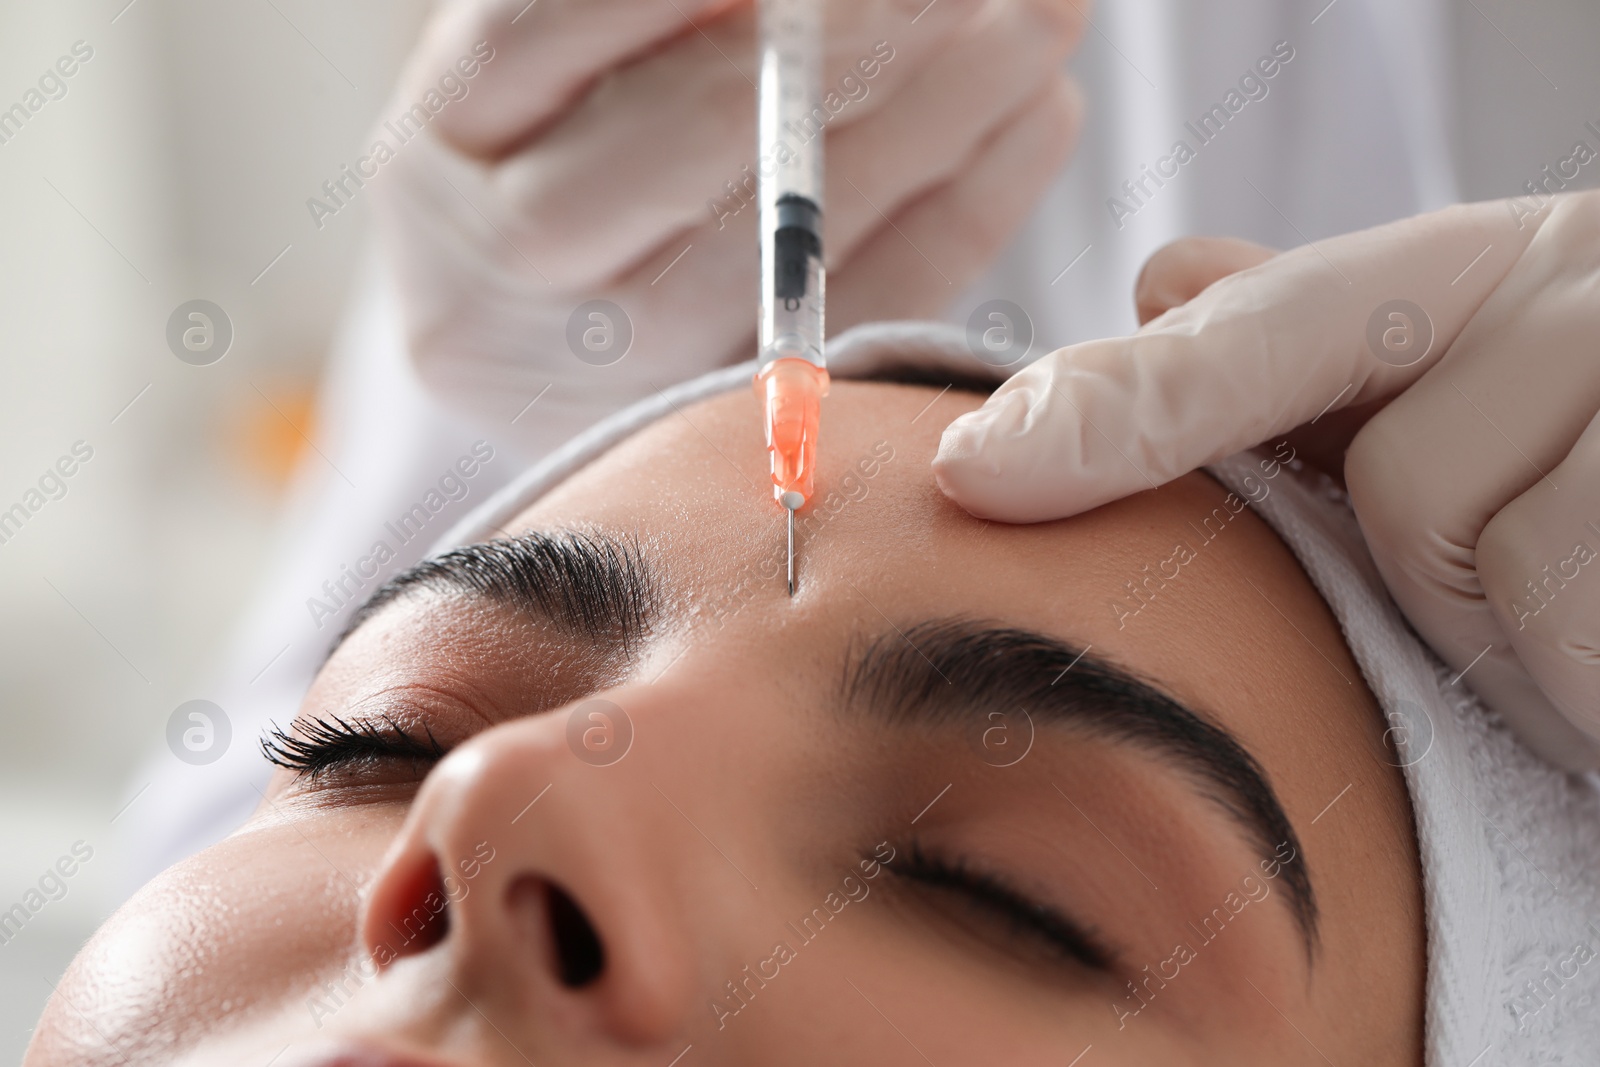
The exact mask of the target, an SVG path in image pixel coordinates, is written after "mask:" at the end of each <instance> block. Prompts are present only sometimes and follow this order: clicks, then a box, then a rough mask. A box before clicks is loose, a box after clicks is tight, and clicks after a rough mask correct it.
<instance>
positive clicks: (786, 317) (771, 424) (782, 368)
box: [755, 0, 828, 596]
mask: <svg viewBox="0 0 1600 1067" xmlns="http://www.w3.org/2000/svg"><path fill="white" fill-rule="evenodd" d="M757 21H758V23H759V33H760V40H761V86H760V89H759V90H758V93H759V97H760V100H759V109H760V115H759V120H758V122H757V152H758V156H757V161H758V164H759V166H758V168H757V175H758V177H757V180H758V183H759V200H760V206H759V215H758V225H759V226H760V228H761V327H760V353H759V356H758V359H759V362H760V369H759V370H758V371H757V372H756V378H755V389H756V395H757V396H758V397H759V398H760V400H761V409H762V414H763V416H764V418H765V422H766V433H767V452H768V455H769V457H770V459H771V464H772V493H773V497H774V499H776V500H777V501H778V503H779V504H780V505H782V506H783V507H784V508H785V509H786V510H787V511H788V512H789V595H790V596H794V590H795V569H794V515H795V512H796V511H798V510H799V509H800V508H801V507H802V506H804V504H805V503H806V501H808V500H810V499H811V492H812V487H813V479H814V477H815V468H816V460H817V426H818V422H819V419H820V414H821V406H822V405H821V400H822V398H823V397H824V396H826V395H827V393H828V370H827V364H826V361H825V359H824V357H823V303H824V290H825V287H826V281H827V278H826V272H825V270H824V268H823V265H822V122H823V121H825V119H823V118H820V117H819V116H826V115H827V112H826V111H823V110H821V97H822V94H821V90H820V86H821V84H822V47H823V43H822V11H821V0H760V2H759V4H758V11H757Z"/></svg>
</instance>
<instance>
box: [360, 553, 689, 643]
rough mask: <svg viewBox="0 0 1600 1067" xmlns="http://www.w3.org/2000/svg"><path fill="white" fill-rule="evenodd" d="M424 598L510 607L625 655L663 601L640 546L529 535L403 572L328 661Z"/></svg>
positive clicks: (377, 594)
mask: <svg viewBox="0 0 1600 1067" xmlns="http://www.w3.org/2000/svg"><path fill="white" fill-rule="evenodd" d="M420 591H433V592H442V593H455V594H463V593H464V594H467V595H470V596H480V597H485V598H487V599H489V600H494V601H498V602H500V603H504V604H509V605H510V606H511V607H513V608H516V609H517V610H519V611H521V612H523V613H524V614H526V615H528V616H530V617H531V618H534V619H537V620H539V621H540V622H545V623H549V624H550V625H552V626H555V627H557V628H559V629H561V630H564V631H567V632H569V633H572V634H575V635H577V636H580V637H583V638H586V639H588V640H591V641H595V642H600V643H604V644H608V645H613V646H615V647H617V648H618V649H619V650H620V651H622V652H624V653H628V652H632V651H633V650H634V649H636V648H637V647H638V646H639V643H640V642H641V641H642V640H643V638H644V637H645V635H646V633H647V631H648V629H649V625H650V622H651V619H652V618H653V617H654V615H655V611H656V606H657V599H658V597H657V591H656V585H655V582H654V580H653V578H652V576H651V572H650V567H649V565H648V564H647V563H646V561H645V557H644V554H643V553H642V552H641V551H640V549H639V546H638V545H636V544H633V543H629V542H623V541H619V540H615V539H613V538H610V537H606V536H603V535H600V534H592V533H582V532H578V531H573V530H556V531H550V532H545V531H530V532H527V533H522V534H518V535H517V536H515V537H507V538H503V539H500V540H495V541H485V542H482V543H480V544H473V545H465V546H463V547H461V548H454V549H451V550H450V551H448V552H446V553H444V554H442V555H439V556H434V557H432V558H429V559H425V560H423V561H422V562H420V563H418V564H416V565H415V566H413V567H411V568H409V569H408V570H405V571H402V572H401V573H400V574H398V575H396V576H395V577H393V578H391V579H389V580H388V581H387V582H385V583H384V584H383V585H382V586H381V587H379V588H378V590H377V591H376V592H374V593H373V594H372V596H371V598H369V599H368V600H367V602H366V603H365V604H363V605H362V606H361V607H360V608H359V609H358V610H357V611H356V612H355V613H354V614H353V615H352V616H351V617H350V622H349V623H348V624H347V625H346V626H345V628H344V630H343V632H342V633H340V634H339V637H338V639H337V640H335V641H334V643H333V646H332V648H330V649H329V652H328V654H329V655H332V654H333V651H334V649H337V648H338V647H339V645H340V644H342V643H343V642H344V639H345V638H346V637H348V636H349V635H350V634H352V633H354V632H355V630H356V629H357V628H358V627H360V625H361V624H362V623H363V622H365V621H366V620H367V619H369V618H371V617H372V616H373V615H375V614H376V613H378V612H379V611H381V610H383V608H384V606H385V605H387V604H389V603H390V602H391V601H394V600H397V599H399V598H401V597H403V596H406V595H407V594H409V593H412V592H420Z"/></svg>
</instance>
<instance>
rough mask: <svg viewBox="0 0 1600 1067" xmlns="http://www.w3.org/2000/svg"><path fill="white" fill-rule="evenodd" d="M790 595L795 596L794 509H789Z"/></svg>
mask: <svg viewBox="0 0 1600 1067" xmlns="http://www.w3.org/2000/svg"><path fill="white" fill-rule="evenodd" d="M789 595H790V596H791V597H792V596H794V509H793V508H790V509H789Z"/></svg>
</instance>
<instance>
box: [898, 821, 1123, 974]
mask: <svg viewBox="0 0 1600 1067" xmlns="http://www.w3.org/2000/svg"><path fill="white" fill-rule="evenodd" d="M889 869H890V870H891V871H893V872H894V873H895V874H896V875H898V876H899V877H901V878H904V879H906V880H907V881H911V882H916V883H918V884H920V885H923V886H926V887H928V888H930V889H935V890H941V891H946V892H950V893H954V894H958V895H960V896H962V897H964V898H965V901H966V903H968V904H970V905H972V906H974V907H975V909H976V910H979V911H982V912H985V913H986V914H987V915H988V916H989V917H991V918H993V919H996V920H999V921H1000V922H1002V923H1004V924H1006V925H1008V926H1009V927H1010V928H1011V930H1012V932H1013V933H1015V934H1018V935H1021V936H1025V937H1031V938H1033V939H1035V940H1037V941H1042V942H1043V943H1044V944H1045V947H1047V948H1048V949H1049V950H1050V951H1051V952H1053V953H1055V954H1058V955H1060V956H1063V957H1066V958H1067V959H1070V960H1073V961H1075V962H1077V963H1081V964H1083V965H1084V966H1086V967H1089V968H1092V969H1094V970H1097V971H1110V970H1111V969H1112V966H1113V964H1114V963H1115V961H1116V958H1117V957H1116V953H1115V952H1113V951H1112V950H1111V949H1110V948H1109V947H1107V946H1106V945H1105V944H1104V943H1103V942H1102V941H1101V940H1100V939H1099V937H1098V936H1097V934H1096V933H1095V931H1094V929H1093V928H1092V927H1091V928H1086V927H1083V926H1080V925H1079V924H1078V923H1076V922H1073V921H1072V920H1071V919H1069V918H1067V917H1066V916H1065V915H1062V914H1061V913H1060V912H1058V911H1056V910H1055V909H1054V908H1052V907H1050V906H1049V905H1046V904H1040V903H1038V902H1037V901H1034V900H1030V899H1029V898H1028V897H1026V896H1024V895H1023V894H1022V893H1021V892H1019V891H1018V890H1016V889H1015V888H1013V887H1012V886H1010V885H1007V884H1006V883H1005V882H1004V881H1002V880H1000V879H999V878H998V877H996V876H995V875H992V874H989V873H987V872H985V871H980V870H977V869H975V868H973V867H972V866H971V865H970V864H968V863H967V862H966V861H964V860H959V859H954V860H953V859H947V858H944V857H941V856H935V855H930V854H929V853H927V852H924V851H923V849H922V848H921V846H919V845H918V844H916V843H912V844H910V845H908V846H907V848H906V850H905V858H904V860H903V861H901V862H898V863H893V864H890V865H889Z"/></svg>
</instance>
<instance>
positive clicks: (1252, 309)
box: [935, 192, 1600, 768]
mask: <svg viewBox="0 0 1600 1067" xmlns="http://www.w3.org/2000/svg"><path fill="white" fill-rule="evenodd" d="M1539 208H1540V205H1539V204H1537V203H1535V202H1534V201H1533V200H1531V199H1524V200H1514V201H1497V202H1490V203H1483V204H1473V205H1466V206H1460V207H1453V208H1450V209H1447V210H1445V211H1440V212H1437V213H1434V214H1431V215H1424V216H1420V217H1417V218H1413V219H1408V220H1406V221H1403V222H1399V223H1395V224H1392V225H1388V226H1382V227H1378V228H1376V229H1372V230H1367V231H1364V232H1361V233H1355V234H1350V235H1348V236H1344V237H1339V238H1335V239H1332V240H1328V241H1323V242H1320V243H1317V244H1315V245H1309V246H1306V247H1303V248H1298V249H1295V250H1293V251H1290V252H1286V253H1283V254H1282V255H1278V256H1271V253H1269V252H1267V251H1266V250H1264V249H1252V248H1251V247H1248V246H1243V245H1241V244H1239V243H1238V242H1227V243H1223V244H1217V243H1214V242H1180V243H1179V244H1178V245H1177V246H1174V247H1171V248H1169V249H1167V250H1165V251H1163V252H1162V253H1158V254H1157V256H1156V257H1155V258H1154V259H1153V261H1152V263H1151V264H1150V265H1149V266H1148V267H1147V268H1146V272H1145V274H1144V277H1143V278H1142V279H1141V284H1140V296H1139V304H1140V308H1141V314H1144V315H1158V316H1159V317H1155V318H1154V319H1153V320H1152V321H1149V322H1148V323H1147V324H1146V325H1145V326H1143V327H1142V328H1141V329H1140V330H1139V332H1138V333H1136V334H1135V335H1134V336H1132V337H1129V338H1122V339H1116V340H1106V341H1093V342H1089V343H1086V344H1080V345H1073V346H1070V347H1068V348H1064V349H1061V350H1060V351H1057V352H1055V353H1052V354H1051V355H1049V356H1047V357H1045V358H1044V359H1042V360H1040V361H1039V362H1038V363H1036V364H1034V365H1032V366H1030V367H1028V368H1027V369H1025V370H1023V371H1022V372H1020V373H1019V374H1017V375H1016V376H1015V377H1014V378H1012V379H1011V380H1010V381H1008V382H1006V383H1005V384H1004V385H1003V386H1001V387H1000V389H999V390H997V391H996V393H995V394H994V396H993V397H992V398H991V399H990V401H989V402H988V403H987V404H985V405H984V407H983V408H981V409H979V410H978V411H976V412H973V413H970V414H968V415H965V416H963V417H961V418H960V419H958V420H956V421H955V422H954V423H953V424H951V426H950V427H949V429H948V430H946V432H945V436H944V440H943V442H942V445H941V448H940V451H939V454H938V457H937V459H936V460H935V471H936V474H937V477H938V480H939V484H940V485H941V486H942V487H943V488H944V491H945V492H946V493H948V494H949V495H950V496H951V497H953V498H954V499H955V500H956V501H958V502H959V503H960V504H962V505H963V506H964V507H966V508H967V510H969V511H971V512H972V513H974V514H976V515H980V516H982V517H985V518H992V519H1000V520H1004V521H1010V522H1034V521H1039V520H1044V519H1051V518H1059V517H1062V516H1066V515H1071V514H1075V513H1077V512H1080V511H1085V510H1087V509H1089V508H1093V507H1095V506H1097V505H1099V504H1102V503H1105V502H1107V501H1110V500H1114V499H1116V498H1118V497H1122V496H1126V495H1128V494H1130V493H1133V492H1137V491H1139V490H1141V489H1146V488H1149V487H1151V486H1154V485H1158V484H1160V483H1162V482H1165V481H1167V480H1169V479H1171V478H1175V477H1177V476H1179V475H1181V474H1183V473H1185V472H1187V471H1190V470H1193V469H1195V468H1196V467H1199V466H1202V465H1204V464H1206V463H1210V462H1212V461H1215V460H1217V459H1220V458H1222V457H1224V456H1227V455H1229V454H1231V453H1233V452H1237V451H1239V450H1240V449H1243V448H1246V447H1249V446H1252V445H1255V444H1257V443H1260V442H1267V441H1272V440H1274V439H1276V438H1278V437H1280V436H1282V435H1287V434H1291V433H1295V436H1294V438H1293V439H1292V440H1293V441H1294V442H1295V443H1296V447H1297V448H1298V449H1299V451H1300V453H1301V455H1302V456H1310V457H1327V458H1328V459H1329V460H1331V462H1332V463H1333V464H1334V465H1335V468H1334V469H1335V470H1337V469H1338V465H1339V464H1340V463H1342V469H1343V475H1344V477H1345V480H1346V483H1347V486H1348V489H1349V492H1350V497H1351V502H1352V504H1353V505H1354V508H1355V512H1356V515H1357V518H1358V519H1359V521H1360V523H1361V528H1362V531H1363V533H1364V534H1365V536H1366V539H1367V542H1368V545H1369V547H1370V548H1371V550H1372V554H1373V557H1374V558H1375V559H1376V561H1377V564H1378V568H1379V570H1380V572H1381V573H1382V575H1383V578H1384V581H1385V582H1386V583H1387V585H1388V587H1389V589H1390V591H1391V593H1392V594H1393V595H1394V598H1395V600H1396V602H1397V603H1398V604H1399V605H1400V607H1401V609H1402V610H1403V611H1404V612H1405V614H1406V616H1407V618H1409V619H1410V620H1411V623H1412V625H1413V626H1415V627H1416V629H1417V631H1418V632H1419V633H1420V634H1421V635H1422V637H1423V638H1424V639H1425V640H1426V641H1428V643H1429V644H1430V645H1432V646H1433V648H1434V649H1435V651H1437V652H1438V653H1439V655H1440V656H1441V657H1442V658H1443V659H1444V660H1445V661H1446V662H1448V663H1449V664H1450V665H1451V666H1453V667H1454V668H1455V669H1456V670H1458V671H1464V672H1466V673H1465V674H1464V676H1463V679H1464V681H1465V682H1466V683H1467V684H1470V685H1471V686H1472V688H1473V689H1474V690H1475V691H1476V692H1477V693H1478V694H1479V695H1480V696H1481V697H1482V698H1484V700H1485V701H1486V702H1487V703H1488V704H1490V705H1491V706H1493V707H1494V708H1495V709H1496V710H1498V711H1499V712H1500V713H1501V714H1502V715H1503V716H1504V717H1505V719H1506V720H1507V721H1508V722H1509V723H1510V725H1511V726H1512V728H1513V729H1515V730H1516V731H1517V732H1518V734H1519V736H1521V737H1522V738H1523V740H1524V741H1525V742H1526V743H1527V744H1528V745H1529V746H1530V747H1531V748H1533V749H1534V750H1535V751H1537V752H1539V753H1540V754H1541V755H1543V756H1544V757H1545V758H1547V759H1549V760H1550V761H1552V762H1554V763H1556V764H1558V765H1560V766H1564V767H1567V768H1588V767H1594V766H1600V745H1597V744H1596V740H1595V739H1600V417H1597V412H1600V193H1593V192H1590V193H1578V194H1571V195H1566V196H1561V197H1556V198H1554V199H1553V200H1547V201H1546V203H1545V205H1544V207H1543V209H1542V210H1540V209H1539ZM1269 257H1270V258H1269ZM1241 267H1244V268H1245V269H1239V268H1241ZM1234 271H1237V273H1233V272H1234ZM1224 275H1226V277H1223V276H1224ZM1217 278H1221V280H1215V279H1217ZM1213 281H1214V284H1210V283H1212V282H1213ZM1202 290H1203V291H1202ZM1191 297H1192V299H1190V298H1191ZM1402 301H1403V302H1405V303H1401V302H1402ZM1169 307H1170V310H1167V308H1169ZM1162 312H1164V313H1162ZM1297 427H1298V428H1300V429H1299V430H1298V431H1297Z"/></svg>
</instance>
